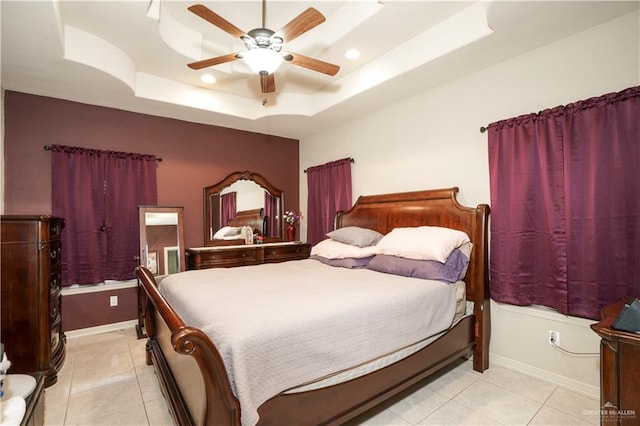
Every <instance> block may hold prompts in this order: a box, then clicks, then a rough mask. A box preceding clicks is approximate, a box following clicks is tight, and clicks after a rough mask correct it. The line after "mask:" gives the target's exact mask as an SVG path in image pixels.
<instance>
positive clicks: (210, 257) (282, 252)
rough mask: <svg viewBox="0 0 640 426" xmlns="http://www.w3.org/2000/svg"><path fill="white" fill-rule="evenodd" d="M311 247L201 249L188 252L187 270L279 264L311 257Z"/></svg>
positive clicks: (293, 244) (269, 245) (298, 244)
mask: <svg viewBox="0 0 640 426" xmlns="http://www.w3.org/2000/svg"><path fill="white" fill-rule="evenodd" d="M310 251H311V246H310V245H309V244H307V243H302V242H289V243H266V244H253V245H236V246H217V247H199V248H189V249H187V250H186V255H187V269H188V270H193V269H208V268H233V267H236V266H247V265H259V264H261V263H278V262H285V261H288V260H301V259H306V258H308V257H309V253H310Z"/></svg>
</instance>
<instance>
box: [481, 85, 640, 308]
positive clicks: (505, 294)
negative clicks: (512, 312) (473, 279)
mask: <svg viewBox="0 0 640 426" xmlns="http://www.w3.org/2000/svg"><path fill="white" fill-rule="evenodd" d="M638 117H640V87H635V88H630V89H627V90H625V91H622V92H620V93H613V94H608V95H605V96H602V97H598V98H592V99H589V100H586V101H581V102H576V103H573V104H570V105H567V106H560V107H556V108H553V109H549V110H545V111H542V112H541V113H539V114H530V115H525V116H520V117H516V118H513V119H509V120H504V121H500V122H497V123H492V124H491V125H490V126H489V171H490V187H491V216H492V219H491V256H490V274H491V297H492V298H493V299H494V300H497V301H499V302H506V303H512V304H516V305H531V304H536V305H543V306H549V307H552V308H554V309H556V310H558V311H559V312H561V313H563V314H567V315H573V316H579V317H585V318H592V319H596V318H598V317H599V311H600V309H601V308H602V307H603V306H605V305H608V304H610V303H613V302H615V301H618V300H620V299H621V298H622V297H624V296H629V295H636V296H637V295H639V294H640V252H639V251H638V249H637V248H638V247H640V203H639V202H638V194H640V173H638V170H639V167H640V130H639V126H638V122H639V121H640V120H639V119H638Z"/></svg>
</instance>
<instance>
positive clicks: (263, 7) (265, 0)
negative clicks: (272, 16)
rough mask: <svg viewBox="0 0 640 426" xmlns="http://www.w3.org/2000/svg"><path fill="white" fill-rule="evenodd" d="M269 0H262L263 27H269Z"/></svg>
mask: <svg viewBox="0 0 640 426" xmlns="http://www.w3.org/2000/svg"><path fill="white" fill-rule="evenodd" d="M266 13H267V0H262V28H267V24H266V23H265V22H266V17H265V16H266Z"/></svg>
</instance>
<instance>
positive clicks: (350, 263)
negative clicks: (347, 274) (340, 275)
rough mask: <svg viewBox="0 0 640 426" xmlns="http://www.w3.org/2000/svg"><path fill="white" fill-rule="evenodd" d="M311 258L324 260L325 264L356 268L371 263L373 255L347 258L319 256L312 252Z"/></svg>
mask: <svg viewBox="0 0 640 426" xmlns="http://www.w3.org/2000/svg"><path fill="white" fill-rule="evenodd" d="M309 258H310V259H315V260H318V261H320V262H322V263H324V264H327V265H330V266H337V267H339V268H349V269H355V268H364V267H366V266H367V264H368V263H369V261H370V260H371V259H373V256H369V257H362V258H355V257H347V258H345V259H328V258H326V257H322V256H318V255H317V254H312V255H311V256H309Z"/></svg>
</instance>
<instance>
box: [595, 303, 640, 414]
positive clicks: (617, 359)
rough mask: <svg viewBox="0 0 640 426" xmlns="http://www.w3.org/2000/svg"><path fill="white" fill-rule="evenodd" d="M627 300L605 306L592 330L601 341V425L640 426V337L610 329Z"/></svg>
mask: <svg viewBox="0 0 640 426" xmlns="http://www.w3.org/2000/svg"><path fill="white" fill-rule="evenodd" d="M624 303H625V302H624V301H622V302H619V303H615V304H613V305H609V306H606V307H605V308H603V309H602V311H601V313H600V317H601V320H600V322H599V323H597V324H593V325H592V326H591V329H592V330H593V331H595V332H596V333H597V334H598V335H599V336H600V337H601V338H602V340H601V342H600V410H601V412H600V423H601V424H611V425H614V424H615V425H637V424H640V392H638V386H639V384H640V335H639V334H636V333H627V332H624V331H618V330H614V329H612V328H611V324H612V323H613V322H614V321H615V319H616V318H617V316H618V314H619V313H620V311H621V310H622V307H623V306H624Z"/></svg>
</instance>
